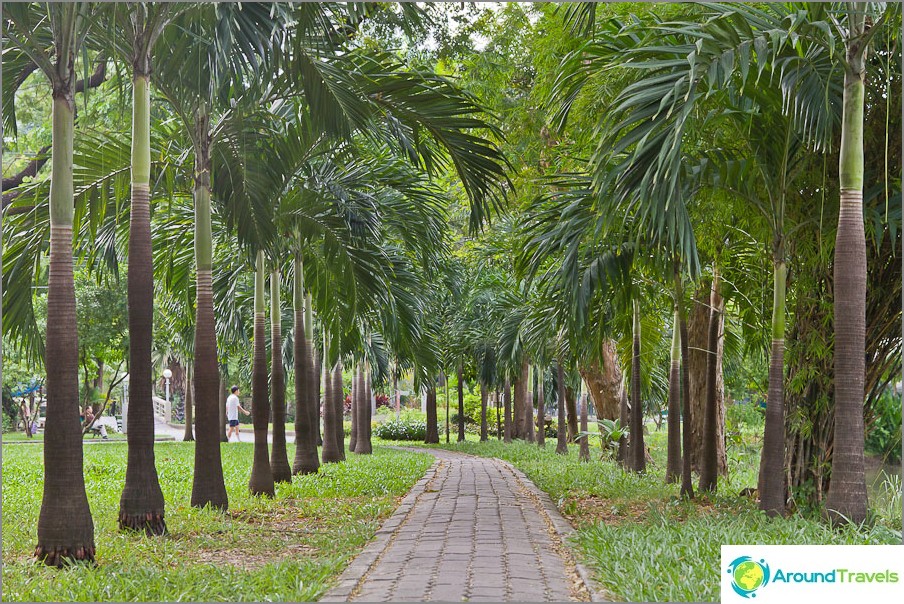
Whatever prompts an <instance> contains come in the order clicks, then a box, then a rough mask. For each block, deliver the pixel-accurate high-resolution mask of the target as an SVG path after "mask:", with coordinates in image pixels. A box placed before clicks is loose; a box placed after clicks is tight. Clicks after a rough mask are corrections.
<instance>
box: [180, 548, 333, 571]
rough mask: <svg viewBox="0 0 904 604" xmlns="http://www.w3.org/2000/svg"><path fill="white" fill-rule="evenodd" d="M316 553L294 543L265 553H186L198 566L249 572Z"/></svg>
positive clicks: (212, 551) (209, 551)
mask: <svg viewBox="0 0 904 604" xmlns="http://www.w3.org/2000/svg"><path fill="white" fill-rule="evenodd" d="M316 553H317V550H316V549H315V548H313V547H310V546H307V545H304V544H300V543H294V544H291V545H286V546H284V547H282V548H281V549H279V550H274V551H270V552H265V553H249V552H247V551H246V550H243V549H228V550H223V549H216V550H212V549H202V550H196V551H194V552H186V555H187V557H189V558H191V559H192V561H193V562H196V563H199V564H213V565H217V566H220V565H225V564H228V565H229V566H233V567H235V568H238V569H241V570H251V569H257V568H260V567H262V566H264V565H266V564H270V563H271V562H280V561H282V560H291V559H294V558H299V557H305V556H312V555H314V554H316Z"/></svg>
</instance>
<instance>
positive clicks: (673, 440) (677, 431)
mask: <svg viewBox="0 0 904 604" xmlns="http://www.w3.org/2000/svg"><path fill="white" fill-rule="evenodd" d="M674 315H675V316H674V319H673V322H672V357H671V364H670V366H669V419H668V425H669V426H668V444H667V450H668V459H667V461H666V471H665V481H666V482H667V483H673V482H678V480H679V479H680V477H681V333H680V327H679V322H678V308H677V306H676V308H675V312H674Z"/></svg>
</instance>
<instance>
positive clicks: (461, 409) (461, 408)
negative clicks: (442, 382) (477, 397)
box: [457, 363, 465, 442]
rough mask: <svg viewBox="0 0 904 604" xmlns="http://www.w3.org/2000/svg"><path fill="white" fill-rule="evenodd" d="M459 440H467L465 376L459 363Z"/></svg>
mask: <svg viewBox="0 0 904 604" xmlns="http://www.w3.org/2000/svg"><path fill="white" fill-rule="evenodd" d="M457 377H458V442H464V440H465V376H464V372H463V371H462V368H461V363H459V364H458V374H457Z"/></svg>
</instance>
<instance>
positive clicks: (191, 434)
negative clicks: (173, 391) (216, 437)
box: [182, 367, 195, 442]
mask: <svg viewBox="0 0 904 604" xmlns="http://www.w3.org/2000/svg"><path fill="white" fill-rule="evenodd" d="M191 377H192V376H191V367H188V368H187V369H186V371H185V433H184V434H183V435H182V442H194V440H195V431H194V426H193V425H192V424H193V423H194V420H193V418H192V415H193V409H192V407H193V406H194V393H193V391H194V389H195V386H194V384H193V383H192V379H191Z"/></svg>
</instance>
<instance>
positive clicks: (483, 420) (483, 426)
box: [480, 380, 489, 442]
mask: <svg viewBox="0 0 904 604" xmlns="http://www.w3.org/2000/svg"><path fill="white" fill-rule="evenodd" d="M488 397H489V392H488V391H487V385H486V384H484V383H483V380H481V382H480V442H486V440H487V398H488Z"/></svg>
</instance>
